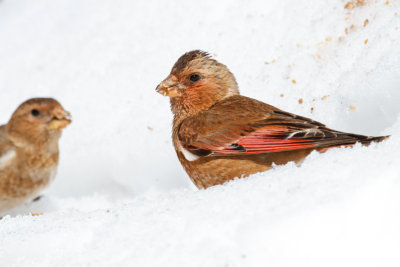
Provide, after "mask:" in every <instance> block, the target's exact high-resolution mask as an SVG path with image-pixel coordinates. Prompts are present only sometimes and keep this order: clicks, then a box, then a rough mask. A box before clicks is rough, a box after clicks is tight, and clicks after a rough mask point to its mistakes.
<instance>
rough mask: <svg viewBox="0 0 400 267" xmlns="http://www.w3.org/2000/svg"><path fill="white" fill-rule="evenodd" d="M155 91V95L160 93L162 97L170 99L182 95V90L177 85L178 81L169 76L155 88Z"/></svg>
mask: <svg viewBox="0 0 400 267" xmlns="http://www.w3.org/2000/svg"><path fill="white" fill-rule="evenodd" d="M156 91H157V93H160V94H162V95H164V96H169V97H171V98H173V97H176V96H181V95H182V93H183V90H182V88H181V87H180V85H179V82H178V79H177V78H176V77H175V76H173V75H169V76H168V77H167V78H166V79H165V80H164V81H162V82H161V83H160V84H159V85H158V86H157V87H156Z"/></svg>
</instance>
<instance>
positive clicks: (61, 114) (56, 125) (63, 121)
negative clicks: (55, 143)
mask: <svg viewBox="0 0 400 267" xmlns="http://www.w3.org/2000/svg"><path fill="white" fill-rule="evenodd" d="M53 115H54V118H53V119H52V120H51V122H50V125H49V127H50V129H51V130H56V129H57V130H61V129H64V128H65V127H67V126H68V125H69V124H70V123H71V122H72V118H71V114H70V113H69V112H68V111H66V110H64V109H57V110H56V111H55V112H54V114H53Z"/></svg>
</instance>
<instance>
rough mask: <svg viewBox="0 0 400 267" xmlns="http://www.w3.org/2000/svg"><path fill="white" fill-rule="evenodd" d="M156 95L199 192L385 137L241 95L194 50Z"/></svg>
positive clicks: (222, 70)
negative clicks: (335, 126)
mask: <svg viewBox="0 0 400 267" xmlns="http://www.w3.org/2000/svg"><path fill="white" fill-rule="evenodd" d="M156 90H157V91H158V92H159V93H161V94H163V95H166V96H169V97H170V101H171V110H172V112H173V113H174V121H173V132H172V139H173V143H174V146H175V150H176V153H177V155H178V158H179V161H180V162H181V164H182V165H183V167H184V168H185V170H186V172H187V173H188V175H189V176H190V178H191V179H192V181H193V182H194V184H195V185H196V186H197V187H199V188H207V187H209V186H213V185H217V184H221V183H224V182H226V181H229V180H231V179H233V178H235V177H245V176H248V175H250V174H253V173H256V172H261V171H266V170H269V169H271V167H272V164H273V163H275V164H278V165H279V164H285V163H287V162H289V161H295V162H301V161H302V160H303V159H304V158H305V157H306V156H307V155H308V154H309V153H310V152H311V151H313V150H318V151H321V152H323V151H326V150H327V149H329V148H332V147H338V146H349V145H350V146H351V145H353V144H355V143H356V142H361V143H362V144H369V143H370V142H371V141H381V140H383V139H385V138H386V137H369V136H364V135H357V134H351V133H344V132H339V131H335V130H332V129H329V128H327V127H325V125H323V124H322V123H319V122H316V121H313V120H311V119H308V118H305V117H302V116H298V115H294V114H291V113H289V112H285V111H282V110H280V109H278V108H275V107H273V106H271V105H268V104H266V103H263V102H261V101H258V100H255V99H252V98H248V97H245V96H241V95H240V94H239V90H238V85H237V83H236V79H235V77H234V76H233V74H232V73H231V72H230V71H229V70H228V68H227V67H226V66H225V65H223V64H221V63H219V62H218V61H216V60H214V59H212V58H211V57H210V56H209V54H207V53H205V52H202V51H199V50H195V51H191V52H188V53H186V54H184V55H183V56H181V57H180V58H179V59H178V61H177V62H176V63H175V65H174V66H173V68H172V70H171V73H170V75H169V76H168V77H167V78H166V79H165V80H164V81H162V82H161V83H160V84H159V85H158V86H157V88H156Z"/></svg>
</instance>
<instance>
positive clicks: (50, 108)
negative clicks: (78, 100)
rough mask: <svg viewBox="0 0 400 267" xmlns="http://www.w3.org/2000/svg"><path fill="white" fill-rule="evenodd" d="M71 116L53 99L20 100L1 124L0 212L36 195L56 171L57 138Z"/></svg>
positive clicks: (51, 179)
mask: <svg viewBox="0 0 400 267" xmlns="http://www.w3.org/2000/svg"><path fill="white" fill-rule="evenodd" d="M71 122H72V120H71V115H70V113H69V112H68V111H66V110H65V109H64V108H63V107H62V106H61V104H60V103H59V102H58V101H57V100H55V99H52V98H32V99H29V100H27V101H25V102H23V103H22V104H21V105H20V106H19V107H18V108H17V109H16V110H15V111H14V113H13V114H12V116H11V118H10V120H9V121H8V123H7V124H5V125H1V126H0V211H1V212H3V211H6V210H9V209H12V208H15V207H17V206H20V205H22V204H25V203H27V202H29V201H32V200H34V199H35V198H37V197H38V196H39V195H40V193H41V191H42V190H43V189H45V188H46V187H48V186H49V184H50V183H51V182H52V181H53V180H54V178H55V176H56V172H57V165H58V159H59V148H58V140H59V139H60V136H61V132H62V129H64V128H65V127H67V126H68V125H69V124H70V123H71Z"/></svg>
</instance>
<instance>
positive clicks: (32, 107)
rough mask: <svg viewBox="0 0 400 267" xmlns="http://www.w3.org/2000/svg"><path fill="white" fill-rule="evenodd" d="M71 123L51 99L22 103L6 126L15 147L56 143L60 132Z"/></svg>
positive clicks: (60, 107)
mask: <svg viewBox="0 0 400 267" xmlns="http://www.w3.org/2000/svg"><path fill="white" fill-rule="evenodd" d="M70 123H71V115H70V113H69V112H67V111H66V110H64V108H63V107H62V106H61V104H60V103H58V101H56V100H54V99H52V98H32V99H29V100H27V101H25V102H24V103H22V104H21V105H20V106H19V107H18V108H17V110H16V111H15V112H14V113H13V115H12V116H11V119H10V120H9V122H8V123H7V125H6V132H7V135H8V136H9V138H10V140H11V141H12V142H13V143H14V144H15V145H16V146H31V145H34V146H35V145H44V144H46V143H49V144H50V143H54V142H57V141H58V139H59V137H60V135H61V130H62V129H64V128H65V127H67V126H68V125H69V124H70Z"/></svg>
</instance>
